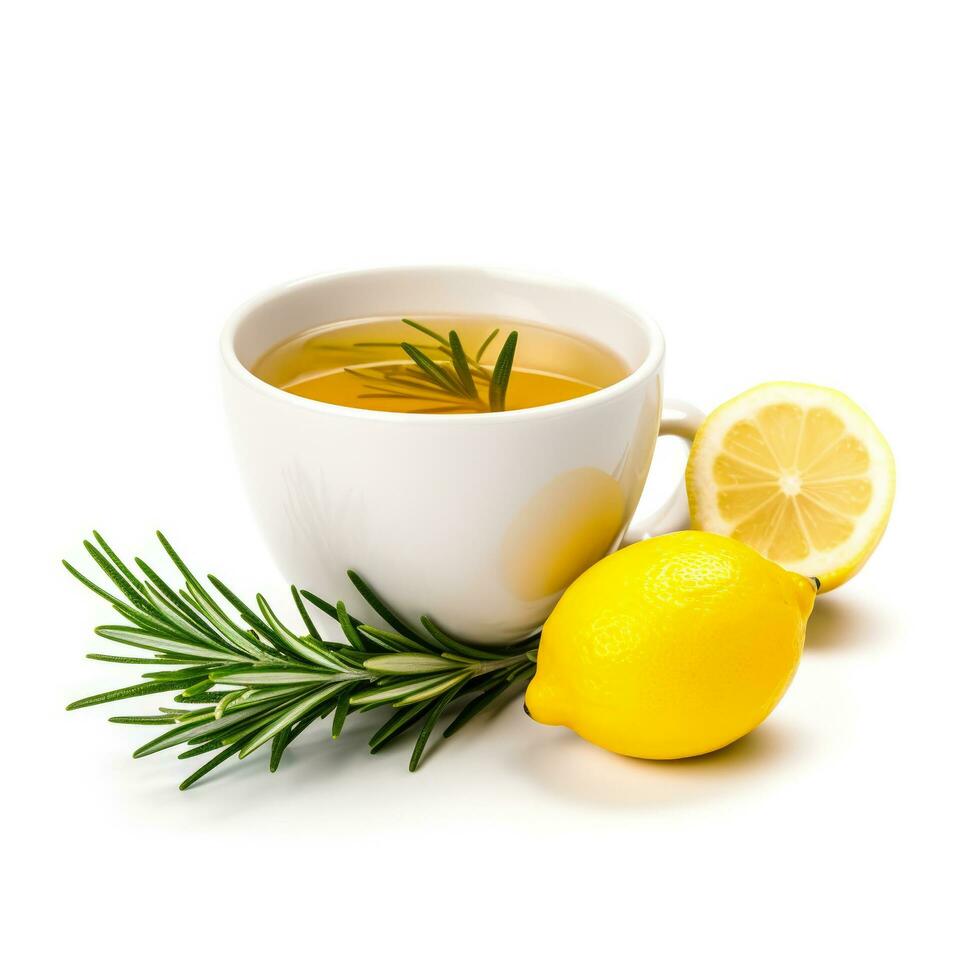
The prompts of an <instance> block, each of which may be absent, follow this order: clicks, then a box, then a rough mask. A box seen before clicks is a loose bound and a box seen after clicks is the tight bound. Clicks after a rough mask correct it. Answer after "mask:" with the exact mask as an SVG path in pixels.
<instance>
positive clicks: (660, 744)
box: [526, 531, 816, 759]
mask: <svg viewBox="0 0 980 980" xmlns="http://www.w3.org/2000/svg"><path fill="white" fill-rule="evenodd" d="M815 595H816V586H815V584H814V582H813V581H812V580H811V579H808V578H804V577H803V576H802V575H797V574H795V573H793V572H787V571H786V570H784V569H783V568H781V567H780V566H779V565H777V564H775V563H774V562H771V561H769V560H768V559H766V558H763V557H762V556H761V555H760V554H759V553H758V552H756V551H753V549H752V548H750V547H748V545H745V544H742V543H741V542H739V541H735V540H733V539H731V538H726V537H721V536H720V535H717V534H708V533H705V532H703V531H681V532H678V533H676V534H668V535H664V536H663V537H659V538H651V539H650V540H648V541H641V542H639V543H638V544H634V545H631V546H630V547H628V548H624V549H623V550H622V551H617V552H615V553H614V554H612V555H610V556H609V557H607V558H604V559H603V560H602V561H600V562H599V563H598V564H596V565H593V566H592V567H591V568H590V569H589V570H588V571H586V572H585V573H584V574H582V575H581V576H580V577H579V578H578V579H576V580H575V582H573V583H572V585H571V586H570V587H569V589H568V590H567V591H566V592H565V594H564V595H563V596H562V598H561V601H560V602H559V603H558V605H557V606H556V607H555V610H554V612H552V614H551V616H550V617H549V618H548V621H547V622H546V623H545V626H544V630H543V632H542V635H541V645H540V648H539V650H538V670H537V673H536V674H535V676H534V679H533V680H532V681H531V685H530V687H529V688H528V690H527V699H526V704H527V710H528V713H529V714H530V715H531V717H532V718H533V719H534V720H535V721H540V722H542V723H544V724H547V725H567V726H568V727H569V728H571V729H573V730H574V731H575V732H577V733H578V734H579V735H581V736H582V737H583V738H585V739H587V740H588V741H590V742H593V743H595V744H596V745H600V746H602V747H603V748H605V749H609V750H610V751H612V752H618V753H620V754H622V755H630V756H636V757H638V758H642V759H679V758H683V757H684V756H691V755H700V754H702V753H704V752H711V751H712V750H714V749H720V748H721V747H722V746H724V745H728V744H729V743H730V742H734V741H735V739H737V738H741V736H743V735H745V734H746V733H748V732H750V731H752V729H753V728H755V727H756V726H757V725H759V724H760V723H761V722H762V721H763V719H765V717H766V716H767V715H768V714H769V712H770V711H772V709H773V708H774V707H775V706H776V704H777V702H778V701H779V699H780V698H781V697H782V696H783V692H784V691H785V690H786V688H787V687H788V686H789V682H790V681H791V680H792V679H793V674H794V673H795V672H796V667H797V665H798V664H799V661H800V653H801V651H802V649H803V639H804V635H805V631H806V621H807V618H808V617H809V615H810V612H811V610H812V609H813V600H814V597H815Z"/></svg>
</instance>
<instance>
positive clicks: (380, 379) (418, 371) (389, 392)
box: [319, 318, 518, 412]
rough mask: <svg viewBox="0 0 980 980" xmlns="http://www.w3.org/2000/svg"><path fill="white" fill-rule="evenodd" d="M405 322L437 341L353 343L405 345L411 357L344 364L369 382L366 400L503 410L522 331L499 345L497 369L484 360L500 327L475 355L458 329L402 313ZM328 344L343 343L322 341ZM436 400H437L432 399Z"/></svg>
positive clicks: (427, 407) (397, 347)
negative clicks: (439, 328) (445, 329)
mask: <svg viewBox="0 0 980 980" xmlns="http://www.w3.org/2000/svg"><path fill="white" fill-rule="evenodd" d="M402 323H404V324H406V325H407V326H409V327H411V328H412V329H413V330H418V331H419V332H420V333H423V334H425V336H427V337H429V338H430V339H432V340H434V341H435V344H412V343H409V342H403V343H394V342H391V343H385V342H380V341H361V342H358V343H356V344H354V345H353V346H354V347H361V348H367V347H378V348H391V349H392V350H400V351H402V352H403V353H404V354H406V355H407V356H408V358H409V360H408V362H406V363H404V364H379V365H376V366H366V367H360V368H345V370H346V371H347V372H348V373H349V374H352V375H354V376H355V377H357V378H360V379H361V380H362V381H364V382H365V387H366V388H367V389H368V391H366V392H364V393H362V394H361V395H359V396H358V397H359V398H362V399H364V400H366V401H370V400H371V399H380V398H397V399H404V400H408V401H411V400H415V401H418V402H424V403H430V404H426V405H423V406H422V407H419V408H415V409H411V411H415V412H456V411H470V412H473V411H475V412H502V411H504V409H505V401H506V395H507V386H508V384H509V382H510V374H511V369H512V368H513V364H514V356H515V352H516V350H517V336H518V335H517V331H512V332H511V334H510V335H509V336H508V337H507V340H506V341H505V342H504V344H503V346H502V347H501V349H500V352H499V354H498V355H497V359H496V361H495V362H494V365H493V370H492V371H488V370H487V369H486V368H485V367H484V366H483V364H482V363H481V361H482V358H483V355H484V354H485V353H486V351H487V348H488V347H489V346H490V344H491V343H492V342H493V340H494V338H495V337H496V336H497V334H498V333H499V331H498V330H493V331H491V332H490V335H489V336H488V337H487V338H486V340H484V341H483V343H482V344H481V345H480V348H479V350H478V351H477V353H476V356H471V355H469V354H467V353H466V350H465V349H464V347H463V344H462V341H461V340H460V338H459V334H458V333H457V332H456V331H455V330H451V331H450V332H449V336H448V337H444V336H443V335H442V334H440V333H437V332H436V331H435V330H432V329H431V328H430V327H427V326H425V324H422V323H418V322H417V321H415V320H410V319H408V318H403V320H402ZM319 346H320V347H322V348H323V349H330V350H335V349H338V348H337V347H336V346H335V345H327V344H320V345H319ZM433 403H434V404H433Z"/></svg>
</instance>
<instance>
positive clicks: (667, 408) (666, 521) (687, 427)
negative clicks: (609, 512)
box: [622, 398, 704, 547]
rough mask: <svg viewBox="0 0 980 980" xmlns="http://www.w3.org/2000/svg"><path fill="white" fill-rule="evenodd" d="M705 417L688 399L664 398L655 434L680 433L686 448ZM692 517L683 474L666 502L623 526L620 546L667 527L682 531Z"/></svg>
mask: <svg viewBox="0 0 980 980" xmlns="http://www.w3.org/2000/svg"><path fill="white" fill-rule="evenodd" d="M703 421H704V412H702V411H701V409H699V408H696V407H695V406H694V405H691V404H690V403H688V402H684V401H680V400H678V399H676V398H665V399H664V408H663V413H662V414H661V417H660V434H659V435H658V436H657V438H658V439H659V438H660V436H680V437H681V438H682V439H684V440H685V441H686V442H687V445H688V449H690V446H691V443H692V442H693V441H694V436H695V434H696V433H697V431H698V429H699V428H700V427H701V423H702V422H703ZM690 523H691V518H690V515H689V513H688V509H687V488H686V487H685V485H684V477H683V476H681V479H680V481H679V482H678V484H677V486H676V487H675V489H674V492H673V493H672V494H671V495H670V496H669V497H668V498H667V502H666V503H665V504H663V505H662V506H661V507H658V508H657V510H655V511H654V512H653V513H652V514H648V515H647V516H645V517H640V518H635V519H634V520H633V522H632V523H631V524H630V526H629V527H628V528H627V529H626V534H625V535H624V536H623V545H622V546H623V547H625V546H626V545H628V544H635V543H636V542H637V541H642V540H643V539H644V538H652V537H654V536H656V535H658V534H668V533H669V532H670V531H683V530H684V529H685V528H687V527H689V526H690Z"/></svg>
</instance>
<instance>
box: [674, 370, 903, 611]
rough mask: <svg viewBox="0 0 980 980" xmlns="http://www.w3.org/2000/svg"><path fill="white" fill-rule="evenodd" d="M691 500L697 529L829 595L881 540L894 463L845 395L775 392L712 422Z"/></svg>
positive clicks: (776, 387) (691, 465) (694, 471)
mask: <svg viewBox="0 0 980 980" xmlns="http://www.w3.org/2000/svg"><path fill="white" fill-rule="evenodd" d="M687 493H688V498H689V500H690V504H691V525H692V527H694V528H696V529H698V530H704V531H713V532H715V533H716V534H725V535H728V536H729V537H732V538H735V539H737V540H739V541H743V542H745V544H747V545H750V546H751V547H753V548H755V549H756V551H759V552H761V553H762V554H763V555H765V556H766V557H767V558H770V559H772V560H773V561H775V562H778V563H779V564H780V565H782V566H783V567H784V568H787V569H789V570H790V571H793V572H798V573H799V574H801V575H806V576H809V577H812V578H817V579H819V580H820V591H821V592H827V591H829V590H830V589H835V588H837V586H838V585H840V584H841V583H842V582H846V581H847V579H849V578H850V577H851V576H852V575H854V573H855V572H857V571H858V569H860V568H861V566H862V565H863V564H864V563H865V562H866V561H867V560H868V558H869V557H870V555H871V552H872V551H874V549H875V546H876V545H877V544H878V542H879V540H881V536H882V534H883V533H884V530H885V525H886V524H887V523H888V515H889V513H890V512H891V507H892V499H893V498H894V496H895V461H894V459H893V457H892V452H891V449H889V447H888V443H887V442H885V439H884V437H883V436H882V434H881V433H880V432H879V431H878V429H877V428H876V427H875V424H874V423H873V422H872V421H871V419H870V418H868V416H867V415H866V414H865V413H864V412H863V411H862V410H861V409H860V408H858V406H857V405H855V404H854V402H852V401H851V400H850V399H849V398H848V397H847V396H846V395H842V394H841V393H840V392H839V391H834V389H833V388H820V387H817V386H816V385H806V384H794V383H791V382H782V381H781V382H774V383H772V384H764V385H759V387H757V388H752V389H750V390H749V391H746V392H745V393H744V394H741V395H739V396H738V397H737V398H733V399H732V400H731V401H729V402H726V403H725V404H724V405H722V406H721V407H720V408H717V409H715V411H713V412H712V413H711V414H710V415H709V416H708V418H707V419H706V420H705V423H704V425H702V427H701V429H700V430H699V431H698V434H697V437H696V438H695V440H694V445H693V446H692V447H691V458H690V461H689V462H688V466H687Z"/></svg>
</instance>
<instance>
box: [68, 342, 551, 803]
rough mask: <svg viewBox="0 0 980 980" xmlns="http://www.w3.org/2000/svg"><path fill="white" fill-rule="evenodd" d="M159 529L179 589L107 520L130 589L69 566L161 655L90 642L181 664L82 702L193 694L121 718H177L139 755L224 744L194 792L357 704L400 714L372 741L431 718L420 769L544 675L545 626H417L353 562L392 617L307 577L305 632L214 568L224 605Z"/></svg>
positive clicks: (131, 641)
mask: <svg viewBox="0 0 980 980" xmlns="http://www.w3.org/2000/svg"><path fill="white" fill-rule="evenodd" d="M511 336H514V335H513V334H512V335H511ZM509 339H510V338H508V340H509ZM451 349H452V348H451ZM157 537H158V538H159V540H160V543H161V544H162V545H163V548H164V550H165V551H166V553H167V555H168V557H169V558H170V560H171V561H172V562H173V564H174V565H175V567H176V569H177V571H178V573H179V574H180V575H181V577H182V578H183V583H184V584H183V587H182V588H177V589H174V588H172V587H171V586H170V585H168V584H167V582H166V581H165V580H164V579H163V578H162V577H161V576H160V575H158V574H157V573H156V572H155V571H154V570H153V569H152V568H151V567H150V566H149V565H148V564H147V563H146V562H144V561H143V560H142V559H140V558H137V559H135V561H134V563H133V564H134V565H135V566H136V568H137V569H138V570H139V571H140V572H141V573H142V577H140V576H139V575H137V574H136V573H135V572H134V571H133V570H132V569H131V568H130V567H129V566H128V565H127V564H126V563H124V562H123V561H122V560H121V559H120V558H119V557H118V555H117V554H116V553H115V552H114V551H113V550H112V549H111V548H110V546H109V544H108V543H107V542H106V540H105V539H104V538H103V537H102V536H101V535H100V534H99V533H98V532H95V534H94V538H95V542H96V543H95V544H92V543H91V542H89V541H86V542H85V549H86V551H87V552H88V553H89V555H90V556H91V558H92V559H93V561H94V562H95V564H96V565H98V567H99V568H100V570H101V571H102V573H103V574H104V575H105V577H106V578H107V579H108V581H109V584H110V585H111V586H114V587H115V589H116V590H117V592H118V593H119V594H118V595H117V594H114V593H113V592H110V591H109V590H107V589H105V588H102V587H101V586H99V585H97V584H96V583H94V582H92V581H91V580H90V579H89V578H87V577H86V576H85V575H83V574H82V573H81V572H80V571H78V570H77V569H76V568H75V567H74V566H72V565H70V564H69V563H68V562H67V561H66V562H64V565H65V567H66V568H67V569H68V571H69V572H71V574H72V575H73V576H75V578H76V579H78V581H80V582H81V583H82V584H83V585H85V586H86V587H87V588H89V589H91V590H92V591H93V592H94V593H95V594H96V595H98V596H99V597H100V598H102V599H104V600H106V601H107V602H108V603H109V604H110V605H111V606H112V608H113V610H114V611H115V612H116V613H117V614H118V615H120V616H121V617H122V618H123V619H124V620H127V621H128V622H127V623H126V624H125V625H114V626H100V627H98V628H97V629H96V631H95V632H96V634H97V635H99V636H100V637H102V638H104V639H108V640H112V641H113V642H117V643H121V644H125V645H127V646H131V647H136V648H137V649H139V650H143V651H148V652H150V653H151V654H152V656H111V655H108V654H99V653H90V654H88V657H89V658H90V659H92V660H103V661H109V662H112V663H127V664H139V665H142V666H153V667H168V668H172V669H168V670H149V671H147V672H145V673H144V674H143V675H142V680H141V682H140V683H138V684H133V685H131V686H129V687H124V688H119V689H117V690H113V691H106V692H103V693H102V694H95V695H92V696H90V697H86V698H82V699H80V700H78V701H74V702H73V703H72V704H70V705H68V710H69V711H71V710H74V709H75V708H84V707H89V706H91V705H96V704H107V703H109V702H112V701H121V700H126V699H129V698H135V697H142V696H144V695H148V694H164V693H169V692H179V693H177V694H176V695H175V697H174V701H175V703H176V704H177V707H176V708H169V707H168V708H160V709H159V713H158V714H152V715H116V716H113V717H111V718H110V719H109V721H111V722H113V723H115V724H125V725H139V726H145V725H152V726H162V727H167V729H168V730H167V731H164V732H163V733H162V734H160V735H158V736H157V737H156V738H153V739H151V740H150V741H149V742H146V743H145V744H144V745H142V746H140V747H139V748H138V749H137V750H136V751H135V752H134V753H133V755H134V756H135V757H136V758H142V757H143V756H146V755H152V754H154V753H156V752H160V751H163V750H165V749H170V748H175V747H177V746H186V747H187V748H186V749H185V751H183V752H181V753H180V756H179V757H180V758H182V759H183V758H191V757H193V756H197V755H203V754H206V753H209V752H211V753H214V754H213V755H212V756H211V758H210V759H209V760H208V761H207V762H205V764H204V765H203V766H201V767H200V768H199V769H197V770H195V771H194V772H193V773H192V774H191V775H190V776H188V777H187V779H185V780H184V781H183V782H182V783H181V784H180V788H181V789H182V790H183V789H187V788H188V787H189V786H191V785H193V784H194V783H195V782H197V781H198V780H199V779H201V778H202V777H203V776H205V775H207V774H208V773H209V772H211V770H212V769H214V768H215V767H216V766H219V765H220V764H221V763H223V762H225V761H226V760H228V759H230V758H231V757H232V756H233V755H237V756H238V757H239V758H242V759H244V758H245V757H246V756H248V755H251V754H252V753H253V752H255V751H256V750H257V749H259V748H261V747H262V746H264V745H266V744H270V746H271V754H270V763H269V768H270V770H271V771H272V772H275V771H276V769H277V768H278V766H279V764H280V762H281V759H282V756H283V753H284V752H285V750H286V748H287V747H288V746H289V744H290V743H291V742H292V741H293V740H294V739H296V738H297V737H298V736H299V735H300V734H301V733H302V732H303V731H305V730H306V729H307V728H308V727H309V726H310V725H312V724H313V723H314V722H315V721H318V720H321V719H325V718H327V717H329V716H331V715H332V716H333V720H332V723H331V735H332V737H333V738H338V737H339V736H340V735H341V732H342V730H343V727H344V722H345V720H346V718H347V717H348V715H349V714H350V713H351V712H356V711H368V710H371V709H373V708H376V707H379V706H380V707H388V708H390V709H393V713H392V714H391V715H390V717H389V718H387V719H386V721H385V722H384V724H382V725H381V727H380V728H378V730H377V731H376V732H375V733H374V735H373V736H372V737H371V738H370V739H369V741H368V746H369V748H370V751H371V753H372V754H373V753H375V752H378V751H379V750H380V749H382V748H383V747H385V746H387V745H388V744H390V743H391V742H393V741H394V740H395V739H397V738H398V737H399V736H401V735H403V734H405V733H407V732H409V731H410V730H412V729H413V728H416V727H418V726H421V728H420V731H419V732H418V735H417V737H416V741H415V746H414V749H413V751H412V755H411V760H410V762H409V770H410V771H413V772H414V771H415V769H416V768H417V767H418V765H419V763H420V761H421V759H422V754H423V752H424V751H425V746H426V744H427V742H428V739H429V737H430V735H431V734H432V732H433V730H434V728H435V726H436V723H437V722H438V721H439V719H440V718H441V717H442V716H443V715H444V714H447V713H452V712H454V715H453V718H452V720H451V721H450V723H449V724H448V725H447V727H446V728H445V730H444V731H443V737H446V738H448V737H449V736H450V735H453V734H454V733H455V732H457V731H459V729H460V728H462V727H463V725H465V724H466V723H467V722H468V721H470V720H471V719H472V718H473V717H475V716H476V714H477V713H478V712H480V711H482V710H483V709H484V708H486V707H488V706H489V705H490V704H491V703H493V702H494V701H496V700H498V699H499V698H501V697H502V696H503V695H504V694H505V693H506V692H508V691H511V692H514V691H516V690H518V689H522V688H523V686H524V685H526V684H527V682H528V681H529V680H530V679H531V676H532V675H533V673H534V669H535V658H536V652H537V637H536V636H535V637H532V638H530V639H528V640H524V641H522V642H521V643H518V644H514V645H512V646H508V647H476V646H473V645H470V644H466V643H462V642H461V641H459V640H456V639H454V638H453V637H452V636H450V635H449V634H447V633H445V632H444V631H443V630H441V629H440V628H439V627H438V626H437V625H436V624H435V623H434V622H433V621H432V620H431V619H430V618H429V617H427V616H424V617H422V620H421V627H422V628H421V629H419V630H416V629H413V628H412V627H410V626H409V625H408V624H406V623H405V622H404V621H403V620H402V619H401V618H400V617H399V616H398V614H397V613H395V612H394V610H392V609H391V608H390V607H389V606H388V605H387V604H386V603H385V602H384V601H383V600H382V599H381V598H380V597H379V596H378V595H377V593H376V592H374V590H373V589H372V588H371V587H370V586H369V585H368V584H367V583H366V582H365V581H364V580H363V579H362V578H361V577H360V576H359V575H358V574H357V573H356V572H353V571H352V572H349V573H348V574H349V576H350V580H351V583H352V584H353V586H354V588H355V589H356V590H357V591H358V592H359V593H360V595H361V596H362V597H363V598H364V600H365V601H366V602H367V604H368V605H369V606H370V607H371V608H372V609H373V610H374V612H376V613H377V614H378V616H379V617H380V618H381V619H382V620H383V621H384V622H385V623H386V624H387V626H388V627H390V629H379V628H377V627H373V626H370V625H367V624H365V623H363V622H361V621H360V620H358V619H356V618H355V617H353V616H351V615H350V613H349V612H348V611H347V609H346V607H345V605H344V603H343V602H338V603H337V604H336V605H333V604H331V603H329V602H327V601H326V600H325V599H321V598H320V597H319V596H316V595H314V594H313V593H311V592H307V591H305V590H304V591H300V590H298V589H296V588H295V587H293V588H292V597H293V601H294V603H295V604H296V608H297V611H298V613H299V615H300V618H301V620H302V622H303V628H304V630H305V632H302V633H294V632H293V631H292V630H290V629H289V627H287V626H286V625H285V624H284V623H283V622H282V620H281V619H280V618H279V617H278V615H277V614H276V613H275V612H274V611H273V609H272V607H271V606H270V605H269V603H268V601H267V600H266V599H265V598H264V597H263V596H262V595H257V596H256V598H255V606H256V608H253V607H252V606H250V605H248V604H247V603H246V602H244V601H243V600H242V599H241V598H239V596H237V595H236V594H235V593H234V592H232V590H231V589H230V588H229V587H228V586H227V585H225V584H224V582H222V581H221V580H220V579H218V578H216V577H215V576H214V575H209V576H207V580H208V582H209V583H210V585H211V586H212V588H213V589H214V590H215V591H216V592H217V593H218V595H219V596H220V597H221V598H222V599H223V600H224V602H225V603H226V604H227V606H225V605H222V604H221V603H220V602H219V601H218V600H217V599H216V598H215V597H214V596H213V595H212V594H211V592H209V591H208V589H207V588H206V587H205V586H204V585H203V584H202V582H201V581H200V580H199V579H197V578H196V577H195V576H194V574H193V573H192V572H191V570H190V569H189V568H188V567H187V565H186V564H185V563H184V561H183V559H181V557H180V555H178V554H177V552H176V551H175V550H174V548H173V547H172V545H171V544H170V542H169V541H168V540H167V539H166V538H165V537H164V536H163V534H161V533H160V532H157ZM307 603H309V604H310V605H312V606H313V607H314V608H316V609H319V610H320V611H321V612H324V613H326V614H327V615H328V616H330V617H332V618H333V619H334V620H336V621H337V623H338V624H339V626H340V628H341V631H342V632H343V634H344V637H345V640H346V642H335V641H330V640H324V639H323V638H322V637H321V636H320V633H319V632H318V630H317V628H316V625H315V624H314V622H313V619H312V616H311V615H310V611H309V609H308V607H307ZM227 607H230V609H229V608H227ZM236 617H237V619H239V620H240V621H241V624H239V623H238V622H236Z"/></svg>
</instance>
